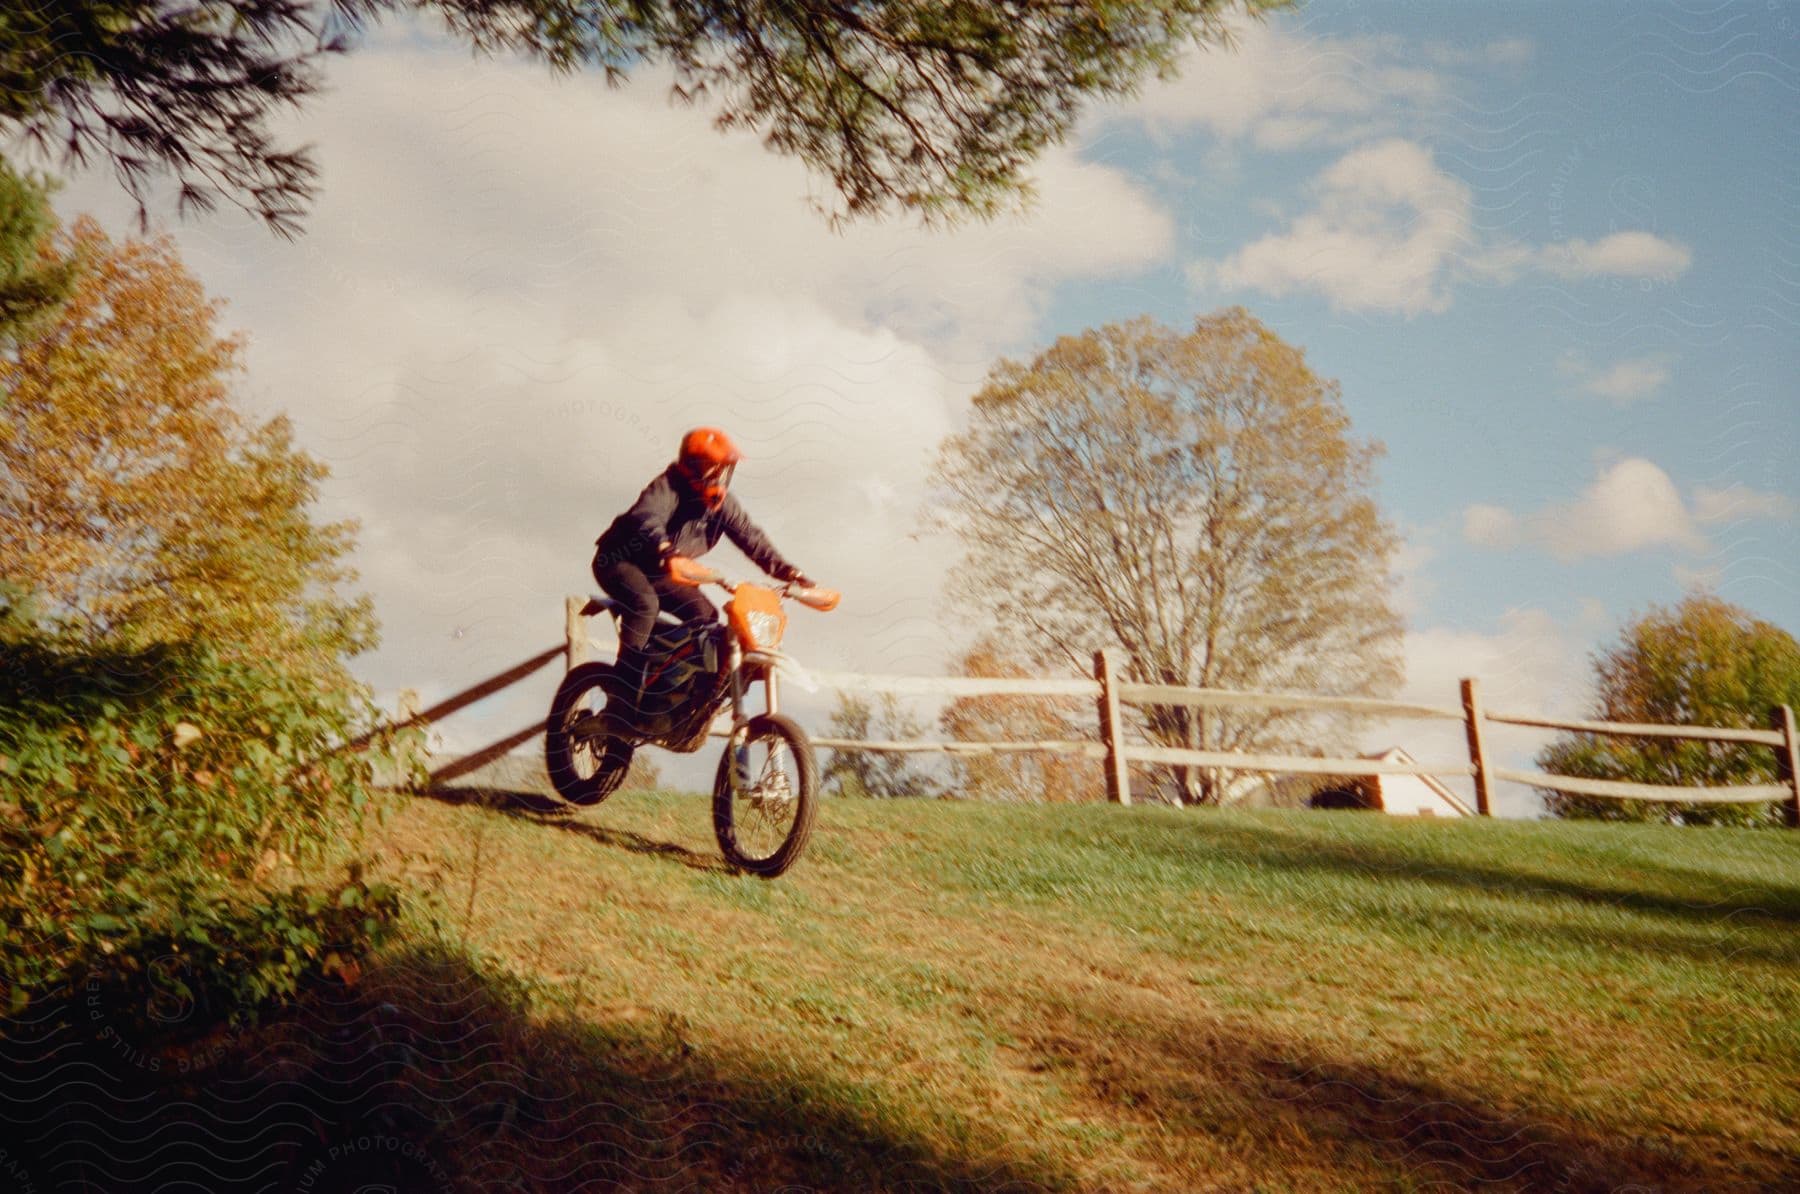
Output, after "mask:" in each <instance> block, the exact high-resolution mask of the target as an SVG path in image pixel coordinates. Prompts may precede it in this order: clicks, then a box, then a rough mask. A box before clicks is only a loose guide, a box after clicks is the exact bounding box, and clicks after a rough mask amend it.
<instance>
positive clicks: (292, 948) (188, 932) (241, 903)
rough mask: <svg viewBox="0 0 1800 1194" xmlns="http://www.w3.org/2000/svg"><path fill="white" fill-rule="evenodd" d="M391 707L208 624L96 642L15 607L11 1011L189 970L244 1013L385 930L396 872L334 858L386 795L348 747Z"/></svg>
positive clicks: (189, 983) (230, 1010)
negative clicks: (163, 635) (200, 632)
mask: <svg viewBox="0 0 1800 1194" xmlns="http://www.w3.org/2000/svg"><path fill="white" fill-rule="evenodd" d="M372 712H373V710H372V708H371V707H370V706H369V705H368V703H367V701H366V700H365V699H363V698H362V697H361V696H360V695H359V694H356V693H354V692H353V691H350V690H347V689H336V688H332V687H330V686H328V685H326V684H325V683H324V682H322V681H319V680H315V679H310V678H307V677H306V676H303V675H296V674H293V673H290V672H288V671H286V670H285V669H283V668H282V667H280V666H278V665H272V664H263V663H252V662H246V661H242V660H227V659H225V658H223V657H221V655H220V654H219V653H218V652H217V651H215V650H214V649H212V648H211V647H209V646H207V645H205V644H204V643H193V644H183V645H176V646H167V645H165V646H157V647H153V648H147V649H139V650H125V649H107V648H104V647H100V648H96V647H93V646H90V645H87V644H86V643H84V642H81V641H80V640H78V639H76V638H74V637H72V636H69V635H62V634H58V633H56V632H54V631H47V630H37V629H32V628H30V627H29V626H27V625H25V624H24V620H23V619H19V618H14V619H12V620H11V621H10V622H9V623H8V627H7V630H6V633H4V634H0V1015H6V1014H12V1015H17V1014H18V1013H20V1012H21V1011H23V1010H24V1009H25V1008H27V1007H28V1006H31V1005H34V1004H37V1003H40V1002H42V1001H50V1002H52V1003H54V1002H55V1001H56V1000H57V999H58V998H59V997H61V998H66V997H68V996H70V995H72V994H73V993H74V991H76V990H77V989H87V990H90V991H91V990H94V989H96V988H104V989H113V988H120V987H123V988H125V989H147V988H150V987H155V986H157V985H158V984H162V985H165V986H167V985H170V984H173V987H174V988H175V989H174V990H173V991H172V992H166V993H172V994H173V995H174V996H176V997H179V998H184V999H202V1000H206V1001H208V1002H210V1003H212V1004H214V1005H215V1006H216V1007H217V1008H218V1010H219V1011H220V1012H222V1013H227V1014H230V1015H232V1016H237V1015H240V1014H242V1013H243V1012H245V1011H247V1010H249V1009H250V1008H251V1007H253V1006H254V1005H255V1004H257V1003H259V1002H261V1001H263V1000H265V999H268V998H270V997H274V996H280V995H283V994H286V993H291V992H292V991H293V990H294V989H295V987H296V985H297V983H298V982H299V981H300V979H301V978H302V977H303V976H304V975H305V974H306V973H308V972H309V971H315V972H316V971H318V970H321V969H327V968H341V967H343V966H344V965H345V964H346V962H347V960H348V959H351V958H353V957H354V956H355V954H356V953H358V952H360V951H362V950H364V949H365V948H367V947H368V946H370V945H371V944H373V943H374V942H375V941H376V940H378V939H379V937H380V936H381V934H382V932H383V930H384V928H385V926H386V925H387V924H388V923H389V922H391V920H392V919H393V914H394V911H395V897H394V894H393V893H392V892H391V891H389V890H387V889H385V888H383V887H379V886H376V885H372V884H370V883H368V882H366V881H365V880H364V879H363V877H362V873H361V869H360V867H359V866H357V865H355V864H351V865H350V866H349V868H348V870H347V871H345V872H343V873H342V875H341V877H339V878H336V879H332V880H329V881H326V880H324V879H322V878H320V877H319V876H318V874H317V873H316V872H318V871H319V870H320V869H321V867H322V864H323V863H324V862H325V861H326V859H327V853H328V849H331V848H335V846H336V844H338V843H341V842H344V841H346V840H353V837H354V834H355V831H356V830H357V828H358V827H359V826H360V825H361V824H362V822H363V819H364V817H365V815H366V814H367V813H368V812H369V811H370V810H371V807H372V805H371V789H370V784H369V780H370V765H369V762H368V760H367V758H366V756H364V755H363V754H360V753H357V752H354V751H349V750H344V749H342V748H343V747H344V745H345V744H346V743H349V742H350V741H352V740H353V739H354V738H355V737H356V735H357V733H358V731H360V730H361V729H363V728H364V727H365V726H366V724H367V723H368V720H369V718H370V716H371V714H372ZM309 875H310V878H309ZM170 959H175V962H174V964H171V963H170ZM152 963H160V964H158V965H153V964H152Z"/></svg>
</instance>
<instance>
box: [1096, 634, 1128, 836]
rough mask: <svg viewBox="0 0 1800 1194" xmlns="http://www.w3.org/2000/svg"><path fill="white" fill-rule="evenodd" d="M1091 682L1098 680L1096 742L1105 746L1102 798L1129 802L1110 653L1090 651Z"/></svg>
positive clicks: (1122, 731) (1116, 678)
mask: <svg viewBox="0 0 1800 1194" xmlns="http://www.w3.org/2000/svg"><path fill="white" fill-rule="evenodd" d="M1094 679H1096V680H1098V681H1100V741H1102V742H1104V743H1105V744H1106V798H1107V799H1108V800H1110V801H1112V802H1113V803H1114V804H1130V803H1131V766H1130V764H1128V763H1127V762H1126V761H1125V724H1124V719H1123V718H1121V717H1120V715H1119V676H1118V670H1117V669H1116V668H1114V666H1113V656H1112V652H1111V651H1095V652H1094Z"/></svg>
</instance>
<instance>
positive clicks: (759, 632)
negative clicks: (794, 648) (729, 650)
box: [745, 610, 781, 647]
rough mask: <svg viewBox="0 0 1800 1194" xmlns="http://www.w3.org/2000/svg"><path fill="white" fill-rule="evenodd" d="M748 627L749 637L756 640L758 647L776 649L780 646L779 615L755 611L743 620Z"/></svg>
mask: <svg viewBox="0 0 1800 1194" xmlns="http://www.w3.org/2000/svg"><path fill="white" fill-rule="evenodd" d="M745 623H746V624H747V625H748V626H749V627H750V637H751V638H753V639H755V640H756V645H757V646H758V647H778V646H780V645H781V618H780V616H779V615H776V614H771V613H764V612H763V611H761V610H756V611H753V612H752V613H750V614H749V615H748V616H747V617H746V618H745Z"/></svg>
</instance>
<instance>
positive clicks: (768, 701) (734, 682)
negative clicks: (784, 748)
mask: <svg viewBox="0 0 1800 1194" xmlns="http://www.w3.org/2000/svg"><path fill="white" fill-rule="evenodd" d="M761 670H762V685H763V701H764V706H765V708H766V709H767V711H768V712H770V713H777V712H779V711H780V709H781V704H780V701H781V694H780V690H779V688H778V686H777V684H776V680H777V677H776V674H775V665H774V664H773V663H764V664H763V665H762V669H761ZM748 694H749V685H747V684H746V683H745V682H744V649H743V647H742V646H741V645H740V644H739V643H738V642H737V641H736V640H735V639H733V640H732V644H731V738H730V739H729V740H728V742H727V746H728V749H729V750H730V751H731V766H732V774H733V778H735V779H736V781H737V786H738V787H739V788H740V789H743V788H748V787H749V786H750V785H751V784H752V783H754V782H755V781H754V779H752V777H751V775H750V747H749V745H748V743H744V742H740V741H739V740H738V732H739V731H741V730H742V729H743V728H744V723H745V722H747V721H749V720H750V718H749V717H748V716H747V715H746V714H745V712H744V703H745V702H744V698H745V697H746V696H747V695H748Z"/></svg>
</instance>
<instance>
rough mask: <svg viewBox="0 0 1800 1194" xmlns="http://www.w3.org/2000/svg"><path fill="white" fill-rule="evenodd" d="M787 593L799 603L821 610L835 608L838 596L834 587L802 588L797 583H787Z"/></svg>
mask: <svg viewBox="0 0 1800 1194" xmlns="http://www.w3.org/2000/svg"><path fill="white" fill-rule="evenodd" d="M787 595H788V596H789V597H792V598H793V599H794V600H795V601H798V602H799V603H800V604H801V605H804V606H807V607H809V608H811V609H816V610H821V611H827V610H834V609H836V608H837V603H838V597H839V596H840V594H839V593H838V591H837V590H836V589H821V588H816V587H815V588H805V589H803V588H801V587H800V586H798V585H789V586H788V590H787Z"/></svg>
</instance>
